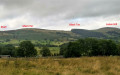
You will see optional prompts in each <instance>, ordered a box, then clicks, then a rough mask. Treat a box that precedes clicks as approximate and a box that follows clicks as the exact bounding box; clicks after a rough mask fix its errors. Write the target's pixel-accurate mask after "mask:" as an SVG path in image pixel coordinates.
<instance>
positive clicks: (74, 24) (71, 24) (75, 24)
mask: <svg viewBox="0 0 120 75" xmlns="http://www.w3.org/2000/svg"><path fill="white" fill-rule="evenodd" d="M69 26H80V24H78V23H70V24H69Z"/></svg>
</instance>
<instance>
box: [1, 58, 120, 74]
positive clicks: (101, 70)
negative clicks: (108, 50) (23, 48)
mask: <svg viewBox="0 0 120 75" xmlns="http://www.w3.org/2000/svg"><path fill="white" fill-rule="evenodd" d="M0 75H120V57H119V56H109V57H106V56H103V57H101V56H99V57H80V58H55V57H54V58H52V57H49V58H47V57H46V58H1V59H0Z"/></svg>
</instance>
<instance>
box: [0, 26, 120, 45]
mask: <svg viewBox="0 0 120 75" xmlns="http://www.w3.org/2000/svg"><path fill="white" fill-rule="evenodd" d="M86 37H96V38H105V39H115V40H119V39H120V38H119V37H120V29H118V28H109V27H106V28H100V29H96V30H84V29H72V30H71V31H57V30H44V29H35V28H31V29H30V28H28V29H18V30H11V31H0V42H1V43H2V44H7V43H11V44H14V43H19V42H20V41H21V40H31V41H34V40H36V41H34V43H36V42H38V41H39V42H45V41H47V42H46V43H48V41H49V43H50V41H53V42H63V43H64V42H68V41H73V40H76V39H79V38H86ZM13 41H14V42H13ZM39 42H38V43H39ZM54 44H55V43H54Z"/></svg>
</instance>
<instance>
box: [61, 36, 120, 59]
mask: <svg viewBox="0 0 120 75" xmlns="http://www.w3.org/2000/svg"><path fill="white" fill-rule="evenodd" d="M60 55H63V56H64V57H80V56H110V55H113V56H114V55H120V44H117V43H115V42H114V41H113V40H105V39H95V38H85V39H79V40H77V41H74V42H69V43H68V44H65V45H62V46H61V48H60Z"/></svg>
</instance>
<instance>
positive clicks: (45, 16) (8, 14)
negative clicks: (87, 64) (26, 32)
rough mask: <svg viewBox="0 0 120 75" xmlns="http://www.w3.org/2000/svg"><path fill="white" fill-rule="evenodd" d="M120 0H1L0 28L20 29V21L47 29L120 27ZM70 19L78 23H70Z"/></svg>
mask: <svg viewBox="0 0 120 75" xmlns="http://www.w3.org/2000/svg"><path fill="white" fill-rule="evenodd" d="M119 3H120V1H119V0H106V1H104V0H89V1H88V0H59V1H58V0H0V26H7V28H4V29H3V28H0V30H14V29H20V28H22V25H33V28H40V29H50V30H71V29H74V28H77V29H88V30H92V29H98V28H102V27H117V28H120V26H119V25H120V24H119V23H120V22H119V21H120V10H119V9H120V4H119ZM71 23H78V24H80V26H69V24H71ZM106 23H117V24H118V25H110V26H107V25H106Z"/></svg>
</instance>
